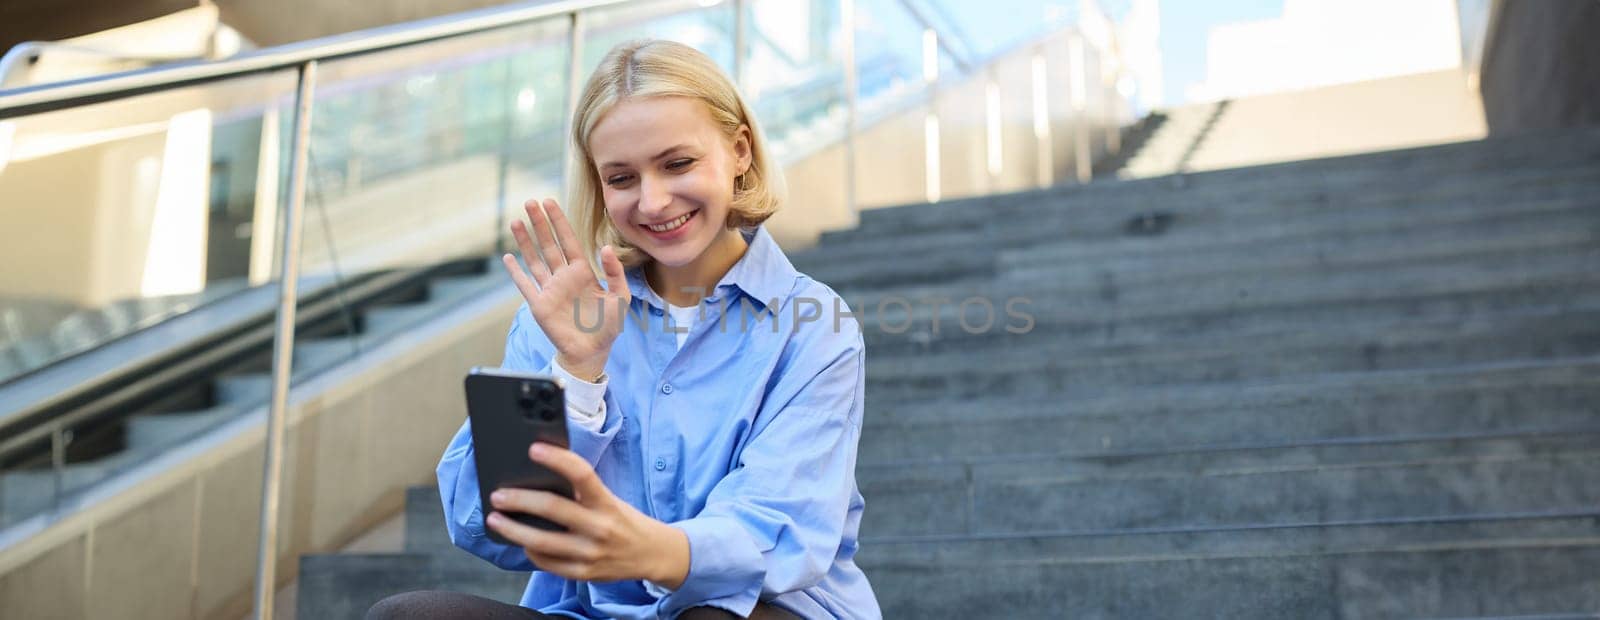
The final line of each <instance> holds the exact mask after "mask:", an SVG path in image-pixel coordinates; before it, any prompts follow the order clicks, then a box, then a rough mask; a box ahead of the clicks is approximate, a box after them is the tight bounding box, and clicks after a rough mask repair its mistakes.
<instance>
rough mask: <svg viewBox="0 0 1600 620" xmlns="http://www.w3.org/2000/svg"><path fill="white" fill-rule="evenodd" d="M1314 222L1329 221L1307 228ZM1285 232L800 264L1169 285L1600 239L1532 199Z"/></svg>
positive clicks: (1593, 219)
mask: <svg viewBox="0 0 1600 620" xmlns="http://www.w3.org/2000/svg"><path fill="white" fill-rule="evenodd" d="M1179 217H1180V218H1181V217H1182V216H1179ZM1125 219H1126V218H1125ZM1313 219H1314V220H1316V221H1322V222H1325V223H1326V224H1325V226H1323V225H1313V224H1314V222H1313V221H1312V220H1313ZM1284 228H1289V226H1288V225H1280V226H1277V227H1265V226H1260V227H1250V228H1244V227H1238V228H1230V229H1228V230H1227V231H1226V232H1223V231H1214V232H1210V233H1209V234H1202V233H1203V232H1205V231H1195V230H1190V229H1183V230H1181V231H1178V232H1174V233H1171V234H1169V235H1165V236H1162V237H1159V238H1151V237H1129V236H1119V237H1112V238H1107V239H1098V240H1096V239H1079V238H1052V239H1045V240H1040V241H1037V242H1029V243H1013V244H1007V245H999V244H985V243H982V242H981V240H978V242H975V243H963V244H961V245H958V246H945V247H938V248H928V250H929V251H928V252H926V253H912V254H898V255H887V256H882V257H874V260H867V257H866V256H864V255H851V256H843V257H837V258H835V257H833V256H832V255H819V256H818V257H817V259H816V260H812V261H810V262H804V261H800V262H797V263H796V264H797V265H798V266H799V268H800V269H801V270H802V271H804V272H805V273H808V274H809V275H811V276H812V277H814V278H817V279H819V280H821V281H823V282H827V283H829V285H830V286H833V287H835V288H845V289H849V288H859V287H863V286H877V287H885V288H887V289H892V288H894V287H903V286H906V285H908V284H927V283H936V282H942V281H949V280H951V279H956V278H962V277H973V276H988V277H1004V278H1006V279H1010V280H1033V279H1046V278H1062V277H1066V278H1080V279H1081V278H1085V277H1107V276H1117V277H1120V278H1128V279H1133V278H1139V277H1148V278H1161V279H1169V280H1170V279H1175V278H1179V277H1185V276H1189V275H1213V274H1215V275H1220V274H1226V273H1230V272H1245V271H1252V270H1261V269H1263V268H1272V267H1276V268H1286V267H1289V266H1291V265H1297V264H1309V265H1318V266H1323V267H1324V268H1329V269H1331V268H1335V267H1338V266H1342V265H1359V264H1365V263H1375V262H1382V261H1399V260H1406V259H1426V258H1429V257H1447V256H1471V255H1474V254H1487V253H1491V252H1495V251H1506V250H1510V249H1517V248H1539V247H1563V246H1573V245H1580V244H1583V243H1588V244H1590V245H1591V246H1592V245H1593V244H1594V243H1595V242H1596V241H1597V240H1600V202H1597V203H1594V204H1589V205H1584V204H1578V203H1572V202H1560V201H1552V202H1529V203H1525V209H1524V210H1522V211H1517V212H1499V213H1494V214H1490V215H1482V216H1480V215H1477V214H1474V213H1471V212H1464V211H1452V210H1438V211H1435V212H1432V213H1430V214H1429V215H1427V216H1423V217H1417V218H1410V219H1407V220H1405V221H1403V222H1397V221H1395V220H1394V218H1391V217H1387V216H1385V217H1364V216H1363V214H1333V213H1330V214H1325V215H1319V216H1315V218H1306V220H1305V221H1302V222H1300V223H1297V224H1296V225H1294V226H1293V228H1294V230H1293V231H1291V232H1284V231H1283V230H1282V229H1284ZM1397 240H1398V241H1402V242H1400V243H1397Z"/></svg>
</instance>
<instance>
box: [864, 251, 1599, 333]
mask: <svg viewBox="0 0 1600 620" xmlns="http://www.w3.org/2000/svg"><path fill="white" fill-rule="evenodd" d="M1597 265H1600V247H1597V248H1594V249H1584V250H1581V251H1580V250H1567V251H1557V250H1523V251H1514V252H1505V253H1497V254H1493V255H1480V256H1474V257H1471V258H1470V259H1466V258H1464V259H1452V260H1437V261H1415V262H1409V263H1404V264H1378V265H1362V266H1360V267H1354V268H1350V269H1344V270H1339V271H1335V272H1329V273H1316V272H1315V271H1312V272H1304V271H1298V270H1294V269H1289V270H1286V271H1283V272H1280V273H1276V274H1270V275H1269V274H1260V273H1256V274H1239V275H1230V276H1220V277H1216V278H1204V279H1198V278H1197V279H1191V280H1180V281H1176V282H1161V283H1153V284H1151V285H1148V286H1146V285H1141V284H1139V283H1134V284H1130V285H1127V286H1123V285H1118V284H1115V283H1113V284H1112V285H1111V286H1109V287H1107V286H1103V285H1102V286H1096V287H1094V288H1085V287H1083V286H1082V285H1080V284H1079V283H1073V282H1068V283H1056V282H1049V281H1046V282H1034V283H1032V285H1031V286H1030V285H1023V284H1021V283H1016V282H1009V281H995V280H986V279H974V280H966V281H954V282H951V283H948V284H944V285H940V286H927V287H918V288H915V289H907V290H900V291H895V292H892V293H877V292H862V291H850V290H840V291H838V293H839V294H840V296H841V297H842V298H843V299H844V300H845V302H846V303H847V304H848V305H849V307H850V308H852V309H855V310H856V311H858V312H862V316H861V317H860V321H861V324H862V329H864V330H881V331H890V332H894V331H931V330H932V325H931V324H930V325H927V326H926V327H923V325H922V324H924V323H931V322H932V321H933V319H934V318H935V317H936V318H937V319H938V321H939V322H940V323H942V324H943V325H944V326H945V329H949V330H950V331H952V332H954V331H960V321H961V320H962V317H963V312H966V313H971V314H972V316H970V317H967V319H966V320H967V321H968V324H969V326H974V327H972V329H973V330H976V331H983V330H978V328H977V327H976V326H975V325H978V326H981V325H982V322H983V319H984V318H985V313H984V311H983V306H982V305H981V301H982V300H987V301H988V302H989V304H991V306H992V307H993V308H994V309H995V317H996V319H995V325H1013V326H1016V327H1017V328H1018V329H1023V328H1024V327H1023V325H1024V324H1025V321H1021V320H1020V319H1016V320H1013V319H1011V318H1009V317H1008V316H1007V314H1006V307H1007V305H1008V304H1016V305H1015V306H1014V308H1013V314H1017V315H1019V316H1021V315H1026V316H1031V317H1033V319H1034V321H1035V327H1034V329H1037V328H1038V324H1039V323H1062V322H1078V323H1082V322H1085V321H1093V322H1095V323H1098V324H1104V323H1105V322H1106V321H1108V320H1111V321H1115V322H1117V323H1122V322H1126V321H1129V320H1132V319H1142V318H1153V317H1167V318H1172V317H1175V316H1181V315H1212V314H1217V313H1221V314H1224V315H1238V316H1244V315H1247V314H1252V313H1259V312H1263V311H1265V312H1273V311H1274V309H1280V310H1277V312H1279V313H1280V314H1281V313H1282V312H1283V310H1282V309H1287V308H1293V310H1292V312H1293V313H1295V314H1299V315H1302V316H1306V317H1311V316H1314V315H1315V314H1317V312H1319V311H1320V310H1322V309H1326V308H1328V307H1333V306H1336V305H1340V304H1351V305H1362V304H1370V303H1373V302H1375V301H1378V300H1399V299H1413V300H1416V299H1418V298H1428V297H1432V298H1440V297H1446V296H1452V295H1462V294H1469V293H1480V292H1484V291H1494V290H1501V291H1504V290H1506V289H1513V288H1530V289H1531V288H1539V287H1556V288H1559V287H1562V286H1565V287H1568V294H1571V295H1579V294H1584V293H1585V291H1586V289H1589V288H1593V287H1592V284H1593V281H1594V280H1595V279H1596V278H1597V277H1600V276H1597V274H1596V271H1597V270H1596V269H1595V267H1596V266H1597ZM938 299H943V300H945V301H944V302H943V303H940V304H937V305H935V304H934V303H932V301H930V300H938ZM973 299H978V300H980V301H979V302H972V301H970V300H973ZM1013 300H1026V301H1013ZM962 304H967V308H965V309H963V307H962ZM935 309H937V311H938V312H937V314H934V310H935ZM908 310H909V311H908ZM1224 318H1226V317H1224ZM908 321H910V323H909V324H908ZM1313 324H1315V323H1314V322H1312V320H1310V319H1307V321H1306V322H1304V323H1303V325H1313ZM886 327H887V328H888V329H885V328H886ZM987 331H988V333H997V332H1000V331H1003V330H999V329H990V330H987Z"/></svg>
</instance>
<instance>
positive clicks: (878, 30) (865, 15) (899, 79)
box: [855, 0, 926, 125]
mask: <svg viewBox="0 0 1600 620" xmlns="http://www.w3.org/2000/svg"><path fill="white" fill-rule="evenodd" d="M924 30H925V29H924V28H923V27H922V26H921V25H920V24H918V23H917V21H916V19H914V18H913V17H912V16H911V14H910V13H909V12H907V11H906V9H905V7H904V6H902V5H901V4H900V3H899V2H896V1H895V0H857V2H856V32H855V37H856V109H857V114H858V115H859V116H860V120H861V123H862V124H863V125H867V124H870V123H873V122H875V121H877V120H878V119H880V118H882V117H883V116H885V115H888V114H890V113H893V112H894V111H896V110H897V109H898V108H903V107H905V106H906V105H909V104H910V102H912V101H918V100H921V99H922V97H924V96H926V88H925V87H924V85H923V66H922V64H923V63H922V49H923V31H924Z"/></svg>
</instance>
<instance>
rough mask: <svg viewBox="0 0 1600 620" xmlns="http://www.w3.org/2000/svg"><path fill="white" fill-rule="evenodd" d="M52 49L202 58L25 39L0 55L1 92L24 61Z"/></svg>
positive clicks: (154, 58)
mask: <svg viewBox="0 0 1600 620" xmlns="http://www.w3.org/2000/svg"><path fill="white" fill-rule="evenodd" d="M51 50H62V51H68V52H73V53H77V54H85V55H89V56H101V57H105V58H110V59H113V60H132V61H137V62H178V61H182V60H193V59H197V58H200V56H199V55H191V54H137V53H129V52H122V51H117V50H109V49H102V48H98V47H93V46H89V45H80V44H76V43H63V42H60V41H23V42H21V43H18V44H16V45H13V46H11V49H9V50H6V53H5V55H4V56H0V93H3V92H5V91H4V90H3V88H4V86H5V83H6V82H7V81H8V80H10V79H11V76H12V74H14V73H16V72H17V68H18V67H19V66H21V65H22V64H23V63H33V62H36V61H38V60H39V55H40V54H43V53H45V52H48V51H51Z"/></svg>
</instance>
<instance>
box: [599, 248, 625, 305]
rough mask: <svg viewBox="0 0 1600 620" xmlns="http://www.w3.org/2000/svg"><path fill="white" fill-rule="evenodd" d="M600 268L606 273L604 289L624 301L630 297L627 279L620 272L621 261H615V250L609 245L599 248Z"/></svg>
mask: <svg viewBox="0 0 1600 620" xmlns="http://www.w3.org/2000/svg"><path fill="white" fill-rule="evenodd" d="M600 268H601V269H604V270H605V272H606V288H607V289H608V290H610V291H611V292H612V294H615V295H620V296H622V298H623V299H624V300H626V299H627V298H628V297H629V296H630V295H631V293H629V292H628V277H627V276H626V275H624V273H623V271H622V261H621V260H618V259H617V252H616V250H614V249H612V248H611V246H609V245H608V246H605V247H603V248H600Z"/></svg>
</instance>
